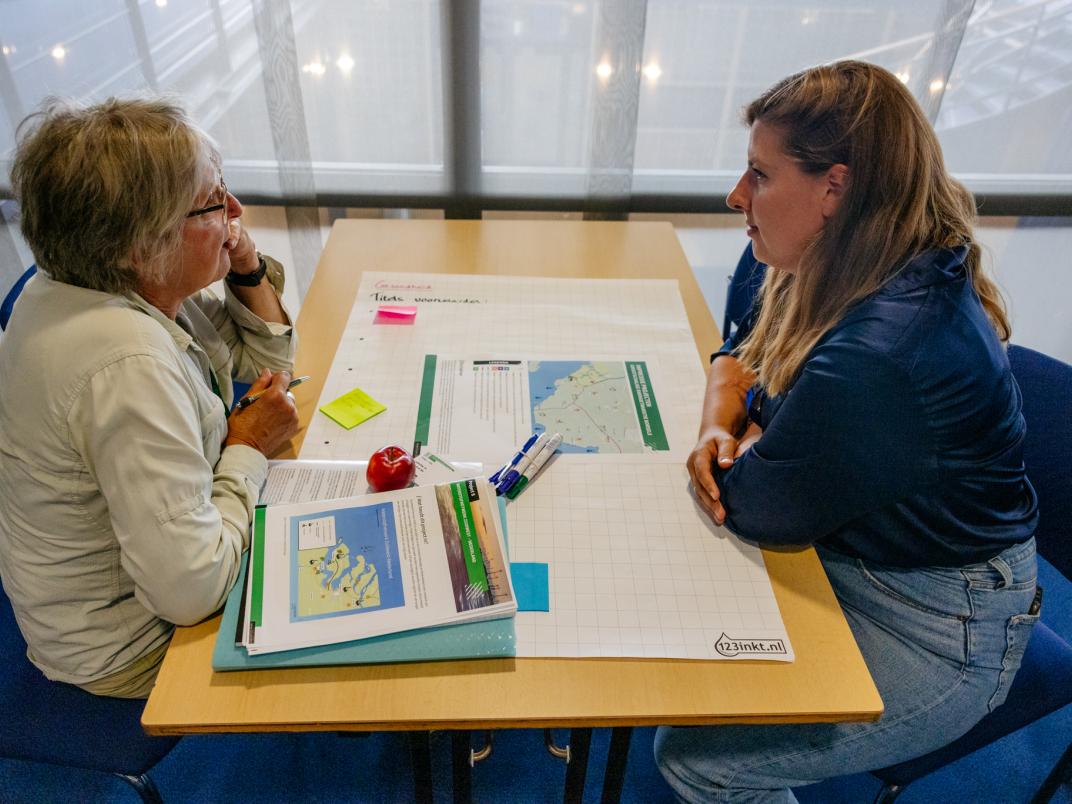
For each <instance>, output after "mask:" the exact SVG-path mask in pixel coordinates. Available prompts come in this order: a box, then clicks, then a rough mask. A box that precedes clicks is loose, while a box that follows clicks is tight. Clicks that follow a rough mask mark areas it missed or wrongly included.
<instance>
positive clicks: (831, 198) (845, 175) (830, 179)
mask: <svg viewBox="0 0 1072 804" xmlns="http://www.w3.org/2000/svg"><path fill="white" fill-rule="evenodd" d="M825 179H826V181H825V185H824V187H823V190H824V192H823V217H824V218H831V217H833V216H834V213H836V212H837V211H838V207H840V206H841V199H842V198H844V197H845V193H846V192H847V191H848V189H849V166H848V165H842V164H840V163H838V164H836V165H831V167H830V169H829V170H827V171H826V177H825Z"/></svg>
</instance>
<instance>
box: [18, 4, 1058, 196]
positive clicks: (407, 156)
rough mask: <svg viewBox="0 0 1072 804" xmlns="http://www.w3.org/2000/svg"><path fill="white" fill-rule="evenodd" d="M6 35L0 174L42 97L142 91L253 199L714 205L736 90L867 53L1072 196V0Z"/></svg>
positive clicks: (147, 9) (275, 21)
mask: <svg viewBox="0 0 1072 804" xmlns="http://www.w3.org/2000/svg"><path fill="white" fill-rule="evenodd" d="M467 30H468V31H471V32H472V36H471V37H469V38H466V36H464V35H461V34H464V32H465V31H467ZM460 32H461V34H460ZM0 45H2V49H3V52H2V56H0V104H2V107H3V112H4V117H2V118H0V157H2V159H3V160H4V164H3V165H2V167H3V168H4V170H3V173H4V175H3V176H2V177H0V188H2V187H5V186H6V185H7V176H6V173H7V170H6V167H7V160H8V159H9V155H10V150H11V148H12V146H13V143H14V127H15V125H16V124H17V123H18V122H19V120H21V119H22V118H23V117H24V116H25V115H26V114H28V113H30V112H31V111H33V110H34V109H35V108H37V107H38V106H39V104H40V102H41V101H42V99H43V98H45V97H46V96H48V95H62V96H69V97H75V98H79V99H84V100H95V99H101V98H104V97H106V96H108V95H112V94H123V93H129V92H141V91H150V92H170V93H174V94H176V95H178V96H179V97H180V98H181V99H182V101H183V102H184V103H185V104H186V106H187V107H188V108H189V110H190V111H191V113H192V114H193V115H194V116H195V118H196V119H198V120H199V121H200V122H201V123H202V124H203V125H204V126H205V127H206V128H207V129H208V130H209V131H210V132H211V133H212V134H213V135H214V136H215V137H216V138H217V139H218V140H219V142H220V144H221V147H222V149H223V152H224V155H225V159H226V167H227V174H228V182H229V183H230V184H231V186H232V187H234V188H235V189H236V190H237V191H239V192H240V193H244V194H246V195H248V196H249V197H252V198H257V199H261V200H269V201H272V200H275V201H282V202H293V203H317V202H318V201H319V202H324V201H325V200H327V203H333V204H343V203H351V204H361V203H367V202H368V201H370V200H373V201H374V200H375V199H376V198H377V197H390V198H396V199H400V200H401V201H405V200H406V199H407V198H409V199H413V200H414V201H417V200H423V201H424V202H427V201H428V199H432V200H435V199H445V198H449V197H450V196H451V195H452V194H453V193H454V192H455V191H456V190H457V188H458V187H459V186H461V184H462V183H464V186H465V188H466V191H467V192H471V193H473V194H475V196H476V198H477V201H478V202H481V201H482V202H487V203H491V204H497V205H499V206H508V205H509V203H510V199H528V201H529V202H532V201H533V200H534V199H535V201H536V202H537V203H538V202H539V200H540V199H552V198H559V199H562V198H565V199H588V198H601V197H606V198H609V199H611V200H612V201H614V200H616V201H619V202H621V203H622V204H623V205H624V206H626V207H628V206H629V205H630V203H631V202H630V199H632V198H634V197H647V198H653V197H655V198H657V197H665V196H684V197H685V198H686V199H687V198H689V197H692V198H696V199H703V198H707V199H710V198H712V197H716V196H718V195H719V194H722V193H724V192H725V190H726V189H727V187H728V186H729V185H730V183H731V181H732V178H733V177H734V176H735V175H736V174H737V172H738V170H739V168H740V166H741V164H742V161H743V154H744V147H745V140H746V132H745V131H744V129H743V128H742V126H741V124H740V122H739V111H740V108H741V107H742V105H744V104H745V103H746V102H747V101H748V100H749V99H751V98H753V97H755V95H756V94H757V93H759V92H760V91H762V89H763V88H765V87H766V86H768V85H769V84H771V83H772V82H773V81H775V80H777V79H778V78H780V77H782V76H784V75H786V74H787V73H789V72H792V71H795V70H798V69H800V68H802V67H805V66H807V65H810V64H815V63H818V62H823V61H830V60H833V59H838V58H843V57H856V58H863V59H867V60H870V61H874V62H877V63H879V64H882V65H884V66H886V67H888V68H889V69H890V70H892V71H894V72H896V73H897V74H898V75H899V76H901V78H902V80H904V81H905V83H906V84H907V85H908V86H909V87H910V88H911V90H912V91H913V92H914V93H915V95H916V97H917V98H918V99H919V100H920V102H921V104H922V105H923V106H924V108H925V109H926V110H927V112H928V114H929V115H930V116H931V118H932V120H934V121H935V124H936V127H937V129H938V131H939V134H940V136H941V138H942V142H943V144H944V146H945V148H946V154H947V159H948V162H949V164H950V166H951V167H952V169H953V170H954V171H955V172H957V173H958V174H959V175H961V176H962V177H963V178H964V179H965V180H966V181H967V182H968V184H969V186H971V187H972V188H973V189H976V190H981V191H984V192H999V193H1030V192H1045V193H1051V194H1053V193H1067V194H1070V195H1072V149H1070V148H1069V147H1068V142H1069V141H1070V139H1072V0H1038V1H1033V0H988V1H987V2H971V1H970V0H899V2H897V3H876V2H873V0H837V2H835V1H834V0H829V1H828V2H826V3H825V4H824V3H818V4H817V3H814V2H810V0H809V2H796V1H795V0H647V2H645V1H644V0H613V1H612V0H603V2H598V1H597V0H587V1H585V0H575V1H573V2H570V1H568V0H483V2H478V1H477V0H458V1H457V2H436V0H289V2H288V0H256V1H255V2H254V0H99V1H98V2H94V3H85V2H82V0H45V1H44V2H42V0H7V2H4V3H0ZM474 48H475V51H476V53H475V58H474V53H473V52H470V50H471V49H474ZM465 98H468V99H469V101H471V102H470V103H469V105H467V106H465V107H464V115H466V117H465V118H464V120H461V124H460V121H459V114H458V109H459V108H460V107H459V106H458V104H459V103H462V102H463V100H464V99H465ZM474 99H475V100H474ZM462 152H464V153H466V154H469V155H470V158H468V160H466V159H459V158H458V154H459V153H462ZM473 155H475V156H473ZM459 165H462V168H460V169H461V170H462V171H463V172H465V173H466V175H459V172H458V171H459V167H458V166H459Z"/></svg>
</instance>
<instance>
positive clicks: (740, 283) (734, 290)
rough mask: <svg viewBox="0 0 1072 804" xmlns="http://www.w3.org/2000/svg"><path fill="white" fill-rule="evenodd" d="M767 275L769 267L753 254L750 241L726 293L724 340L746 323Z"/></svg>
mask: <svg viewBox="0 0 1072 804" xmlns="http://www.w3.org/2000/svg"><path fill="white" fill-rule="evenodd" d="M766 274H767V266H766V265H765V264H764V263H761V262H759V261H758V260H757V259H756V258H755V255H754V254H752V241H751V240H749V241H748V245H747V246H745V249H744V252H743V253H742V254H741V258H740V259H739V260H738V261H737V267H736V268H735V269H734V271H733V276H732V277H731V278H730V286H729V290H728V292H727V293H726V315H725V317H724V318H723V320H722V340H726V338H728V337H729V336H730V334H731V333H732V332H733V331H734V330H735V329H736V328H737V327H738V326H740V324H741V322H742V321H744V319H745V316H747V315H748V311H749V310H751V309H752V302H754V301H755V298H756V294H757V293H758V292H759V286H760V285H762V284H763V277H764V276H766Z"/></svg>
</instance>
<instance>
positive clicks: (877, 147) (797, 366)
mask: <svg viewBox="0 0 1072 804" xmlns="http://www.w3.org/2000/svg"><path fill="white" fill-rule="evenodd" d="M745 120H746V122H747V123H748V125H749V127H750V138H749V145H748V157H747V158H748V167H747V169H746V170H745V172H744V174H743V175H742V176H741V178H740V180H739V181H738V183H737V186H736V187H734V189H733V191H732V192H731V193H730V195H729V198H728V199H727V203H728V204H729V205H730V206H731V207H733V208H734V209H736V210H738V211H740V212H741V213H742V214H743V215H744V218H745V223H746V227H747V234H748V237H749V238H750V239H751V240H752V245H753V250H754V252H755V256H756V259H757V260H759V261H761V262H763V263H766V264H767V265H768V266H769V268H768V271H767V275H766V277H765V279H764V283H763V286H762V288H761V290H760V294H759V297H758V300H757V302H756V305H755V306H754V308H753V311H752V313H751V314H750V316H749V317H748V318H747V319H746V321H745V322H744V323H743V324H742V325H741V327H740V328H739V329H738V331H737V333H736V334H735V335H734V337H733V338H731V342H729V343H727V344H726V345H725V346H724V347H723V349H722V350H721V351H720V352H719V353H718V354H717V355H716V356H715V357H714V358H713V363H712V366H711V371H710V374H709V379H708V386H707V394H706V397H705V400H704V409H703V417H702V427H701V431H700V438H699V443H698V444H697V446H696V448H695V449H694V451H693V453H692V455H691V456H690V457H689V460H688V468H689V472H690V474H691V476H692V484H693V488H694V490H695V492H696V496H697V499H698V501H699V502H700V503H701V504H702V505H703V506H704V507H705V508H706V509H707V511H708V512H709V513H710V515H711V516H712V518H713V519H714V520H715V521H716V522H718V523H720V524H722V523H725V524H726V525H727V526H728V527H729V528H730V530H732V531H734V532H735V533H737V534H739V535H740V536H742V537H744V538H746V539H750V540H753V541H755V542H758V543H759V544H761V545H764V546H776V545H790V546H803V545H814V546H815V549H816V551H817V552H818V554H819V558H820V560H821V561H822V563H823V566H824V568H825V569H826V573H827V576H828V577H829V579H830V583H831V586H832V587H833V590H834V592H835V594H836V595H837V597H838V600H839V602H840V604H841V607H842V610H843V611H844V613H845V617H846V619H847V621H848V623H849V626H850V627H851V628H852V631H853V635H854V636H855V638H856V642H857V644H858V645H859V647H860V651H861V653H862V654H863V656H864V659H865V660H866V661H867V665H868V668H869V669H870V670H871V675H872V677H873V678H874V681H875V684H876V686H877V687H878V690H879V692H880V694H881V695H882V700H883V703H884V704H885V711H884V713H883V715H882V717H881V718H880V719H879V720H878V721H877V722H876V723H819V724H800V725H784V726H725V727H718V728H706V727H705V728H695V729H689V728H661V729H659V731H658V733H657V737H656V743H655V753H656V760H657V762H658V764H659V768H660V770H661V771H662V773H663V775H664V776H665V777H666V779H667V780H668V781H669V782H670V784H671V785H672V786H673V788H674V790H675V792H676V793H677V794H678V795H679V796H680V797H681V799H683V800H685V801H690V802H698V801H722V802H791V801H795V798H794V797H793V793H792V791H791V789H790V788H792V787H794V786H797V785H806V784H810V783H812V782H816V781H819V780H822V779H825V778H828V777H831V776H837V775H841V774H848V773H858V772H861V771H867V770H871V769H874V768H880V767H886V766H889V765H893V764H896V763H899V762H903V761H906V760H909V759H912V758H914V757H917V756H920V755H922V754H925V753H927V752H930V751H933V750H935V749H937V748H939V747H941V746H943V745H945V744H947V743H949V742H952V741H953V740H955V739H956V738H957V737H959V736H960V735H962V734H964V733H965V732H966V731H968V730H969V729H970V728H971V727H972V726H973V725H974V724H975V723H977V722H978V721H979V720H980V719H982V718H983V716H984V715H986V714H987V713H988V712H990V711H992V710H993V709H994V708H996V707H997V706H999V705H1000V704H1001V703H1002V701H1003V700H1004V699H1005V696H1006V694H1007V693H1008V690H1009V686H1010V685H1011V683H1012V680H1013V677H1014V675H1015V674H1016V671H1017V668H1018V667H1019V665H1020V660H1021V658H1022V656H1023V652H1024V647H1025V646H1026V644H1027V640H1028V637H1029V635H1030V633H1031V628H1032V626H1033V624H1034V622H1035V621H1036V620H1037V619H1038V597H1037V592H1036V583H1035V577H1036V568H1035V540H1034V535H1033V534H1034V530H1035V524H1036V521H1037V513H1036V508H1037V506H1036V498H1035V493H1034V491H1033V489H1032V488H1031V485H1030V483H1028V481H1027V479H1026V477H1025V475H1024V464H1023V456H1022V451H1021V447H1022V442H1023V436H1024V420H1023V417H1022V416H1021V414H1020V393H1019V390H1018V389H1017V387H1016V382H1015V381H1014V379H1013V377H1012V373H1011V371H1010V369H1009V361H1008V357H1007V356H1006V353H1005V347H1004V344H1003V341H1005V340H1007V339H1008V337H1009V322H1008V319H1007V317H1006V314H1005V310H1004V307H1003V305H1002V303H1001V298H1000V295H999V293H998V290H997V288H996V286H995V285H994V283H993V281H992V280H991V279H990V278H989V277H988V276H987V274H986V272H985V271H984V268H983V265H982V261H981V254H980V248H979V245H978V243H977V242H975V239H974V235H973V231H972V228H973V224H974V220H975V205H974V202H973V199H972V197H971V195H970V194H969V193H968V192H967V190H965V189H964V187H962V186H961V185H960V184H958V183H957V182H956V181H954V180H953V179H952V178H951V177H950V176H949V174H948V173H947V172H946V170H945V165H944V163H943V159H942V152H941V148H940V147H939V144H938V138H937V137H936V136H935V133H934V131H933V130H932V129H931V126H930V124H929V123H928V122H927V119H926V118H925V117H924V115H923V112H922V111H921V110H920V108H919V105H918V104H917V103H916V102H915V100H914V99H913V98H912V96H911V94H910V93H909V92H908V91H907V89H906V88H905V87H904V85H903V84H902V83H901V82H900V81H899V80H898V79H897V78H896V77H895V76H894V75H892V74H891V73H889V72H888V71H886V70H884V69H882V68H880V67H876V66H874V65H870V64H865V63H863V62H859V61H844V62H838V63H835V64H830V65H825V66H821V67H815V68H812V69H809V70H805V71H803V72H801V73H798V74H796V75H793V76H790V77H789V78H786V79H784V80H783V81H780V82H779V83H777V84H776V85H775V86H773V87H772V88H771V89H769V90H767V91H766V92H765V93H763V94H762V95H761V96H760V97H759V98H758V99H756V100H755V101H753V102H752V103H751V104H750V105H749V106H748V107H747V108H746V110H745ZM753 385H755V387H754V389H753ZM750 390H753V393H754V395H755V396H756V404H753V405H748V404H746V399H747V398H748V395H749V392H750Z"/></svg>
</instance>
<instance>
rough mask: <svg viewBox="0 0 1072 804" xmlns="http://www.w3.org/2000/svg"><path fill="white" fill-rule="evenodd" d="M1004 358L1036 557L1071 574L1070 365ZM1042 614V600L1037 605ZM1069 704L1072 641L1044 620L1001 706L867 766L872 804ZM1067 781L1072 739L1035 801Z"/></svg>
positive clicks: (1032, 354) (1014, 355)
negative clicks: (1016, 411)
mask: <svg viewBox="0 0 1072 804" xmlns="http://www.w3.org/2000/svg"><path fill="white" fill-rule="evenodd" d="M1009 362H1010V363H1011V364H1012V371H1013V375H1014V376H1015V377H1016V381H1017V383H1019V385H1020V390H1021V392H1022V393H1023V399H1024V406H1023V411H1024V419H1025V420H1026V421H1027V437H1026V439H1025V441H1024V465H1025V466H1026V467H1027V475H1028V477H1029V478H1030V479H1031V483H1032V484H1033V485H1034V487H1035V491H1036V492H1038V498H1039V524H1038V530H1037V531H1036V532H1035V539H1036V541H1037V543H1038V552H1039V555H1040V556H1042V557H1043V558H1045V559H1046V560H1047V561H1049V562H1050V564H1052V565H1053V566H1054V568H1055V569H1057V570H1058V571H1059V572H1060V573H1061V574H1062V575H1064V576H1065V577H1066V578H1069V579H1072V491H1070V490H1072V366H1069V365H1066V364H1065V363H1062V362H1060V361H1059V360H1054V359H1053V358H1052V357H1047V356H1046V355H1044V354H1040V353H1039V352H1036V351H1033V350H1032V349H1027V348H1025V347H1022V346H1010V347H1009ZM1042 613H1043V617H1045V614H1046V605H1045V599H1044V600H1043V607H1042ZM1069 703H1072V645H1069V643H1068V642H1067V641H1066V640H1064V639H1062V638H1061V636H1059V635H1058V634H1056V633H1055V632H1054V631H1053V630H1051V629H1050V628H1049V627H1048V626H1047V625H1046V624H1045V623H1044V622H1042V621H1040V622H1038V623H1037V624H1036V625H1035V628H1034V630H1033V631H1032V634H1031V640H1030V641H1029V642H1028V645H1027V651H1026V652H1025V654H1024V658H1023V663H1022V664H1021V666H1020V671H1019V672H1018V673H1017V674H1016V679H1015V680H1014V682H1013V685H1012V688H1011V689H1010V690H1009V695H1008V698H1006V700H1005V703H1003V704H1002V705H1001V706H1000V707H998V708H997V709H995V710H994V711H993V712H991V713H990V714H989V715H987V716H986V717H985V718H983V719H982V720H981V721H980V722H979V723H977V724H976V725H975V727H974V728H972V729H971V731H969V732H968V733H967V734H965V735H964V736H963V737H961V738H960V739H958V740H956V741H954V742H952V743H950V744H949V745H947V746H945V747H944V748H940V749H939V750H937V751H932V752H931V753H929V754H925V755H924V756H921V757H917V758H916V759H913V760H910V761H908V762H902V763H901V764H899V765H893V766H892V767H889V768H882V769H881V770H876V771H872V773H873V774H874V775H875V776H877V777H878V778H879V779H880V780H881V781H882V782H883V788H882V790H880V791H879V794H878V797H877V798H876V799H875V801H876V804H879V802H881V803H882V804H889V802H892V801H893V800H895V799H896V798H897V796H898V795H900V793H901V791H902V790H904V788H905V787H906V786H907V785H908V784H909V783H911V782H913V781H915V780H916V779H919V778H921V777H923V776H926V775H927V774H929V773H931V772H932V771H934V770H937V769H938V768H941V767H944V766H946V765H949V764H950V763H952V762H955V761H957V760H958V759H960V758H962V757H964V756H967V755H968V754H970V753H972V752H973V751H975V750H977V749H979V748H982V747H984V746H986V745H989V744H990V743H992V742H994V741H996V740H999V739H1001V738H1002V737H1005V736H1006V735H1008V734H1011V733H1012V732H1014V731H1017V730H1019V729H1021V728H1023V727H1025V726H1028V725H1030V724H1032V723H1034V722H1035V721H1037V720H1039V719H1041V718H1043V717H1045V716H1046V715H1048V714H1050V713H1052V712H1055V711H1057V710H1058V709H1061V708H1062V707H1064V706H1066V705H1067V704H1069ZM1069 781H1072V742H1070V744H1069V746H1068V748H1067V749H1066V750H1065V752H1064V755H1063V756H1062V757H1061V759H1060V760H1058V762H1057V765H1056V766H1055V767H1054V768H1053V770H1052V771H1051V773H1050V774H1049V776H1048V777H1047V778H1046V780H1045V781H1044V782H1043V784H1042V786H1041V787H1040V788H1039V790H1038V792H1037V793H1036V794H1035V797H1034V798H1033V799H1032V801H1033V802H1039V803H1040V804H1041V802H1046V801H1049V800H1050V799H1051V798H1052V797H1053V796H1054V794H1055V793H1056V792H1057V789H1058V787H1060V785H1061V784H1063V783H1064V784H1067V783H1068V782H1069Z"/></svg>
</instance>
